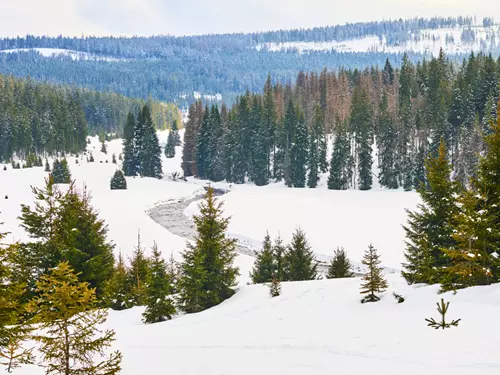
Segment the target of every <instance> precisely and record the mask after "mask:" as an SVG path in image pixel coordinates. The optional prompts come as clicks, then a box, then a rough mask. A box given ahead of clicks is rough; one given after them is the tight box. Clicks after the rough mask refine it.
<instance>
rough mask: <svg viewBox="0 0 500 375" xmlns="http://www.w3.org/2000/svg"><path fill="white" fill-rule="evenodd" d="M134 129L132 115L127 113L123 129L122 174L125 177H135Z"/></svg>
mask: <svg viewBox="0 0 500 375" xmlns="http://www.w3.org/2000/svg"><path fill="white" fill-rule="evenodd" d="M135 128H136V122H135V117H134V114H133V113H132V112H129V114H128V116H127V122H126V123H125V127H124V128H123V173H125V176H136V175H137V155H136V152H135V143H134V139H135V138H134V132H135Z"/></svg>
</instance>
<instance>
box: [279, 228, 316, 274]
mask: <svg viewBox="0 0 500 375" xmlns="http://www.w3.org/2000/svg"><path fill="white" fill-rule="evenodd" d="M285 257H286V267H287V270H286V279H287V280H289V281H302V280H314V279H316V277H317V273H316V268H317V266H318V265H317V262H316V259H315V257H314V253H313V251H312V250H311V246H310V245H309V243H308V241H307V239H306V235H305V233H304V232H303V231H302V230H301V229H300V228H298V229H296V230H295V233H294V234H293V237H292V242H291V243H290V244H289V245H288V247H287V252H286V255H285Z"/></svg>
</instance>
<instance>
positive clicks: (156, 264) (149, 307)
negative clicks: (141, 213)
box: [143, 244, 175, 323]
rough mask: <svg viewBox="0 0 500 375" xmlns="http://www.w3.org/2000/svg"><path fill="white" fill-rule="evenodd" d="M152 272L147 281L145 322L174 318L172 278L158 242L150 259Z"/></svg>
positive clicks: (157, 321)
mask: <svg viewBox="0 0 500 375" xmlns="http://www.w3.org/2000/svg"><path fill="white" fill-rule="evenodd" d="M150 264H151V266H150V272H149V276H148V279H147V282H146V310H145V311H144V314H143V321H144V323H159V322H164V321H166V320H169V319H172V316H173V315H174V314H175V307H174V303H173V300H172V292H173V290H172V285H171V283H172V280H171V279H170V278H169V275H168V272H167V266H166V263H165V260H163V259H162V258H161V253H160V251H159V250H158V247H157V246H156V244H154V246H153V255H152V257H151V260H150Z"/></svg>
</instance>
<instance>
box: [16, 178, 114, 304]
mask: <svg viewBox="0 0 500 375" xmlns="http://www.w3.org/2000/svg"><path fill="white" fill-rule="evenodd" d="M32 190H33V194H34V195H35V197H36V202H35V205H34V208H31V207H30V206H26V205H22V206H21V211H22V215H21V217H20V220H21V223H22V224H21V225H22V227H23V228H24V230H25V231H26V232H27V233H28V235H29V236H30V237H31V238H32V239H33V241H32V242H28V243H25V244H22V247H21V249H22V250H25V251H26V254H25V258H26V257H27V259H25V263H26V264H27V265H28V266H29V267H30V268H31V271H30V273H31V275H32V276H31V278H33V277H34V276H39V275H42V274H44V273H46V272H47V271H48V269H49V268H53V267H55V266H57V264H58V263H59V262H61V261H68V262H69V264H70V265H71V266H72V268H73V269H75V270H76V271H77V272H78V273H79V277H80V278H81V279H80V280H81V281H86V282H89V283H90V285H91V286H92V287H94V288H96V290H97V294H98V296H100V295H101V293H102V291H103V287H104V283H105V282H106V280H108V279H109V277H110V276H111V274H112V271H113V263H114V258H113V245H112V244H110V243H109V242H108V241H107V238H106V235H107V231H108V228H107V226H106V224H105V223H104V221H102V220H100V219H99V218H98V216H97V213H96V211H95V210H94V209H93V207H92V206H91V202H90V201H91V197H90V195H89V193H88V192H87V190H86V189H83V190H82V191H78V190H76V188H75V187H74V185H73V184H70V187H69V189H68V190H67V192H65V193H63V192H61V191H60V190H59V189H58V188H57V186H54V182H53V180H52V179H50V178H49V179H48V180H46V186H45V188H44V189H38V188H32ZM19 273H20V274H22V273H24V272H19ZM23 282H25V283H26V284H27V285H29V284H30V283H32V282H33V281H32V280H23ZM27 289H29V288H27Z"/></svg>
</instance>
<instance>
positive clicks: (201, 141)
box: [196, 105, 213, 179]
mask: <svg viewBox="0 0 500 375" xmlns="http://www.w3.org/2000/svg"><path fill="white" fill-rule="evenodd" d="M212 133H213V131H212V122H211V118H210V110H209V109H208V105H207V106H205V111H204V113H203V121H202V122H201V125H200V131H199V133H198V135H197V139H196V170H197V171H198V175H197V177H198V178H202V179H206V178H208V174H209V166H210V163H211V160H210V159H209V158H210V154H209V148H210V140H211V137H212Z"/></svg>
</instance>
